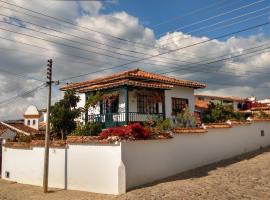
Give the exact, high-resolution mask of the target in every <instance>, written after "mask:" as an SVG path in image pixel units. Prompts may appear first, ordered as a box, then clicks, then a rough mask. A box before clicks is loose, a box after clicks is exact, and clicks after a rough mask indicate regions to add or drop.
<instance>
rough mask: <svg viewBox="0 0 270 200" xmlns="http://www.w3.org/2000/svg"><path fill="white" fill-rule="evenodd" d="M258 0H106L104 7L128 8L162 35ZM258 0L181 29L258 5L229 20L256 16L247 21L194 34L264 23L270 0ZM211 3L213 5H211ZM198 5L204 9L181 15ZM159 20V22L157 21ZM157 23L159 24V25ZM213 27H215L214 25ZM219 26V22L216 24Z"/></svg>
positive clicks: (214, 20)
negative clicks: (115, 0) (112, 1)
mask: <svg viewBox="0 0 270 200" xmlns="http://www.w3.org/2000/svg"><path fill="white" fill-rule="evenodd" d="M254 2H256V1H254V0H233V1H232V0H219V1H217V0H203V1H202V0H189V1H187V0H166V1H165V0H162V1H156V0H155V1H154V0H147V1H145V0H136V1H133V0H118V2H117V3H115V4H112V3H105V4H104V6H105V9H104V10H103V11H102V12H103V13H111V12H119V11H125V12H127V13H129V14H130V15H133V16H136V17H138V18H139V19H140V22H141V23H142V24H143V25H145V26H147V27H150V28H152V29H153V30H154V31H155V34H156V35H157V36H159V35H160V34H163V33H166V32H168V31H172V30H175V29H177V28H179V27H183V26H186V25H188V24H191V23H196V22H198V21H200V20H204V19H207V18H209V17H212V16H215V15H218V14H221V13H224V12H229V11H230V10H234V9H237V8H239V7H241V6H245V5H248V4H251V3H254ZM257 2H258V3H256V4H253V5H251V6H249V7H246V8H243V9H240V10H237V11H234V12H231V13H228V14H225V15H223V16H220V17H217V18H215V19H211V20H208V21H205V22H203V23H199V24H196V25H194V26H190V27H187V28H184V29H180V30H182V31H184V32H190V31H192V30H194V29H196V28H200V27H202V26H207V25H211V24H215V23H218V22H220V21H222V20H225V19H229V18H233V17H237V16H239V15H241V14H244V13H249V12H254V11H256V10H259V9H263V10H262V11H259V12H256V13H253V14H250V15H247V16H243V17H242V18H237V19H235V20H234V21H229V22H227V24H228V23H234V22H236V21H239V20H245V19H247V18H251V17H254V19H252V20H249V21H245V22H243V23H240V24H235V25H233V26H229V27H227V28H222V29H219V30H216V31H213V32H211V33H206V34H203V33H201V32H202V31H204V30H200V31H198V32H196V33H194V34H193V35H198V36H201V35H204V36H208V37H215V36H217V35H220V34H224V33H228V32H231V30H232V29H233V30H237V29H242V28H245V27H248V26H252V25H255V24H259V23H263V22H265V21H267V20H268V18H269V14H270V9H269V8H266V7H267V6H270V1H268V0H266V1H257ZM211 5H212V6H211ZM209 6H210V8H208V9H203V8H205V7H209ZM264 8H265V9H264ZM198 9H203V10H201V11H199V12H196V13H192V14H190V15H189V16H184V17H182V18H181V16H183V15H186V14H188V13H190V12H192V11H193V12H194V11H196V10H198ZM267 13H269V14H268V15H264V16H261V17H258V18H255V17H256V16H258V15H263V14H267ZM170 19H175V20H172V21H170V22H168V23H164V24H160V23H163V22H166V21H167V20H170ZM158 24H160V25H158ZM156 25H158V26H156ZM224 25H226V23H223V24H219V25H218V26H219V27H220V26H224ZM212 28H213V27H212ZM215 28H217V26H215ZM269 30H270V29H269V27H268V26H267V27H264V28H261V29H259V30H254V31H249V32H245V33H242V34H240V35H241V36H248V35H251V34H255V33H258V32H260V33H262V32H263V33H264V34H266V35H269V34H270V31H269Z"/></svg>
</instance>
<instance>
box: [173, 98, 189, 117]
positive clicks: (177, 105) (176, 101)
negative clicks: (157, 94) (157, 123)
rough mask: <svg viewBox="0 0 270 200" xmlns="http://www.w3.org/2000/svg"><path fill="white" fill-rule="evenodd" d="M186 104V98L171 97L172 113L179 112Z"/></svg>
mask: <svg viewBox="0 0 270 200" xmlns="http://www.w3.org/2000/svg"><path fill="white" fill-rule="evenodd" d="M186 106H188V99H182V98H174V97H173V98H172V114H173V115H175V114H177V113H181V112H182V111H183V110H184V108H185V107H186Z"/></svg>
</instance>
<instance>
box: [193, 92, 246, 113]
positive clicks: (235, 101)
mask: <svg viewBox="0 0 270 200" xmlns="http://www.w3.org/2000/svg"><path fill="white" fill-rule="evenodd" d="M245 100H246V99H245V98H241V97H234V96H214V95H205V94H196V95H195V101H196V109H197V110H198V111H201V110H205V109H207V108H208V105H209V103H210V102H212V103H215V104H217V103H218V104H220V105H223V106H230V107H231V108H232V109H233V110H234V111H238V110H239V108H240V107H239V104H242V103H244V102H245Z"/></svg>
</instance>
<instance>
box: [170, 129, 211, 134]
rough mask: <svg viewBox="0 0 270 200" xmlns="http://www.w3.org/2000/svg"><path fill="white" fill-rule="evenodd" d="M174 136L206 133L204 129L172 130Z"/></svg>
mask: <svg viewBox="0 0 270 200" xmlns="http://www.w3.org/2000/svg"><path fill="white" fill-rule="evenodd" d="M172 132H173V133H174V134H187V133H189V134H190V133H206V132H207V130H206V129H204V128H174V129H173V130H172Z"/></svg>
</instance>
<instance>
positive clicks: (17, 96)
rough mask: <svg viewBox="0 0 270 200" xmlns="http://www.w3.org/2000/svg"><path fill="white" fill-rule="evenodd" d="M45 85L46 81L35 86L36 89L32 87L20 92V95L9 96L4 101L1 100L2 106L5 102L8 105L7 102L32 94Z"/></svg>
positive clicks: (0, 104)
mask: <svg viewBox="0 0 270 200" xmlns="http://www.w3.org/2000/svg"><path fill="white" fill-rule="evenodd" d="M45 85H46V83H43V84H41V85H39V86H37V87H35V88H34V89H31V90H28V91H25V92H22V93H20V94H18V95H16V96H13V97H11V98H9V99H6V100H4V101H1V102H0V106H2V105H3V104H5V105H6V104H10V103H11V102H12V101H14V100H16V99H18V98H20V97H24V96H26V95H29V94H31V93H33V92H35V91H37V90H39V89H41V88H42V87H44V86H45Z"/></svg>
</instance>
